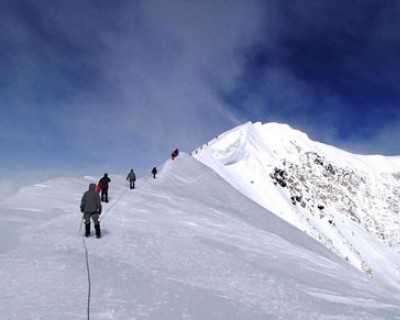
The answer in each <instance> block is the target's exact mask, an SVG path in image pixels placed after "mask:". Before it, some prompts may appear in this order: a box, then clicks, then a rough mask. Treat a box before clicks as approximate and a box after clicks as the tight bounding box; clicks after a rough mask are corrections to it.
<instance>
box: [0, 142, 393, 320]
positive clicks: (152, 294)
mask: <svg viewBox="0 0 400 320" xmlns="http://www.w3.org/2000/svg"><path fill="white" fill-rule="evenodd" d="M240 159H243V153H241V154H240V152H239V153H236V151H235V150H234V148H232V150H231V155H230V157H229V160H228V162H227V163H234V162H235V161H237V160H240ZM227 163H226V164H227ZM254 178H256V177H254ZM111 179H112V182H111V185H110V203H108V204H105V205H104V210H103V214H102V216H101V217H102V220H101V227H102V231H103V238H102V239H96V238H95V237H90V238H89V239H85V238H84V237H83V236H82V231H81V232H79V224H80V219H81V214H80V212H79V202H80V198H81V196H82V194H83V193H84V191H86V190H87V187H88V185H89V183H90V182H96V179H94V178H91V177H83V178H77V179H70V178H60V179H56V180H50V181H47V182H43V183H41V184H38V185H36V186H32V187H27V188H25V189H22V190H21V191H20V192H19V193H18V194H16V195H15V196H13V197H11V198H9V199H7V200H6V201H4V202H3V203H2V204H1V206H0V220H1V223H0V228H1V232H0V240H1V241H0V243H1V245H0V255H1V257H0V258H1V263H0V288H1V290H0V319H7V320H13V319H18V320H20V319H51V320H61V319H63V320H65V319H87V316H86V308H87V294H88V279H87V272H86V260H85V250H84V244H86V246H87V249H88V252H89V266H90V276H91V304H90V319H100V320H101V319H124V320H127V319H154V320H156V319H157V320H159V319H165V320H176V319H204V320H212V319H227V320H228V319H229V320H231V319H232V320H235V319H238V320H239V319H240V320H244V319H246V320H252V319H260V320H265V319H282V320H289V319H294V320H296V319H298V320H303V319H304V320H306V319H307V320H310V319H318V320H328V319H329V320H333V319H339V320H340V319H343V320H344V319H346V320H353V319H354V320H355V319H357V320H359V319H366V320H368V319H371V320H379V319H382V320H383V319H385V320H387V319H400V310H399V307H398V306H399V302H400V301H399V298H400V296H399V292H398V288H396V287H395V285H393V283H392V284H391V283H389V282H388V281H386V280H384V279H383V278H379V277H373V278H370V277H368V276H366V275H365V274H363V273H361V272H359V271H358V270H357V269H356V268H354V267H352V266H351V265H350V264H349V263H347V262H345V261H344V260H343V259H341V258H339V257H338V256H337V255H335V254H333V253H332V252H331V251H329V250H327V249H326V248H325V247H324V246H323V245H321V244H320V243H319V242H317V241H315V240H313V239H312V238H310V237H309V236H308V235H307V233H305V232H303V231H300V230H298V229H297V228H295V227H293V226H292V225H290V224H289V223H287V222H285V221H283V220H282V219H280V218H279V217H277V216H276V215H275V214H273V213H271V212H269V211H267V210H266V209H265V208H263V207H261V206H260V205H258V204H256V203H255V202H253V201H251V200H250V199H248V198H247V197H245V196H244V195H242V194H241V193H239V192H238V191H237V190H235V189H234V188H232V186H231V185H229V184H228V183H226V181H224V180H223V179H221V178H220V177H219V175H217V174H216V173H215V172H214V171H212V170H210V169H209V168H208V167H206V166H204V165H203V164H201V163H200V162H198V161H197V160H196V159H194V158H193V157H190V156H188V155H185V154H182V155H181V156H179V157H178V158H177V159H176V160H174V161H172V160H169V161H167V162H166V163H165V165H164V166H163V167H161V168H159V174H158V176H157V179H152V178H151V177H144V178H141V179H139V180H138V181H137V189H135V190H129V188H128V186H127V184H126V182H125V181H124V179H123V178H122V177H117V176H113V175H111ZM357 234H358V233H357ZM359 234H360V235H364V236H365V237H364V238H362V241H365V242H366V244H368V245H370V246H375V245H376V242H375V241H373V240H371V237H368V234H366V233H362V232H360V233H359ZM360 237H361V236H360ZM360 241H361V240H360Z"/></svg>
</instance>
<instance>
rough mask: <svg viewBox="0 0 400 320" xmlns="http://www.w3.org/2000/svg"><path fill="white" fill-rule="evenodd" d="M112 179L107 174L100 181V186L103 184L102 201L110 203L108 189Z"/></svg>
mask: <svg viewBox="0 0 400 320" xmlns="http://www.w3.org/2000/svg"><path fill="white" fill-rule="evenodd" d="M110 182H111V179H110V178H109V177H108V174H107V173H105V174H104V176H103V178H101V179H100V181H99V184H101V201H103V202H108V187H109V183H110Z"/></svg>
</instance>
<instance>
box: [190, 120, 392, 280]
mask: <svg viewBox="0 0 400 320" xmlns="http://www.w3.org/2000/svg"><path fill="white" fill-rule="evenodd" d="M193 155H194V157H195V158H197V159H198V160H199V161H201V162H202V163H204V164H205V165H207V166H208V167H210V168H212V169H213V170H214V171H215V172H217V173H218V174H219V175H220V176H221V177H222V178H224V179H225V180H226V181H227V182H228V183H230V184H231V185H232V186H233V187H234V188H236V189H237V190H239V191H240V192H241V193H243V194H244V195H246V196H247V197H249V198H250V199H252V200H254V201H255V202H256V203H258V204H260V205H261V206H262V207H264V208H266V209H268V210H269V211H271V212H273V213H274V214H276V215H277V216H279V217H281V218H282V219H284V220H286V221H287V222H289V223H291V224H292V225H294V226H296V227H297V228H298V229H300V230H302V231H304V232H306V233H307V234H308V235H310V236H311V237H312V238H314V239H316V240H318V241H319V242H321V243H323V244H324V245H325V246H326V247H327V248H329V249H330V250H331V251H333V252H335V253H336V254H337V255H339V256H341V257H343V258H344V259H346V260H348V261H349V262H350V263H351V264H352V265H353V266H355V267H356V268H358V269H359V270H361V271H363V272H364V273H366V274H368V275H369V276H371V277H383V278H385V277H388V278H393V277H398V276H399V271H400V259H399V255H398V252H399V250H400V231H399V222H400V216H399V211H400V210H399V207H400V157H385V156H380V155H373V156H363V155H356V154H351V153H349V152H345V151H343V150H340V149H338V148H335V147H332V146H329V145H326V144H323V143H319V142H315V141H312V140H310V139H309V138H308V136H307V135H306V134H304V133H302V132H300V131H297V130H294V129H292V128H291V127H289V126H288V125H285V124H278V123H267V124H262V123H259V122H257V123H250V122H249V123H246V124H244V125H241V126H238V127H236V128H234V129H232V130H230V131H227V132H225V133H223V134H221V135H219V136H218V137H216V138H215V139H213V140H211V141H210V142H208V143H207V144H205V145H203V146H201V147H200V148H198V149H197V150H195V151H194V152H193Z"/></svg>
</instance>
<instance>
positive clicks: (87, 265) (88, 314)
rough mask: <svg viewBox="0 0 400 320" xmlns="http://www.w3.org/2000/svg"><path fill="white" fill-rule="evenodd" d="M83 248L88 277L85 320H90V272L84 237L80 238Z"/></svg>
mask: <svg viewBox="0 0 400 320" xmlns="http://www.w3.org/2000/svg"><path fill="white" fill-rule="evenodd" d="M82 242H83V247H84V248H85V256H86V269H87V277H88V299H87V320H90V294H91V284H90V270H89V253H88V249H87V247H86V240H85V237H84V236H82Z"/></svg>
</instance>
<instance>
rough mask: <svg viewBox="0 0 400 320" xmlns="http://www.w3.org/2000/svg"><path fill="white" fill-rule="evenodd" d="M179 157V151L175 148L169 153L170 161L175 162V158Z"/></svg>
mask: <svg viewBox="0 0 400 320" xmlns="http://www.w3.org/2000/svg"><path fill="white" fill-rule="evenodd" d="M178 155H179V150H178V148H176V149H175V150H174V151H172V153H171V159H172V160H175V158H176V157H177V156H178Z"/></svg>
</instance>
